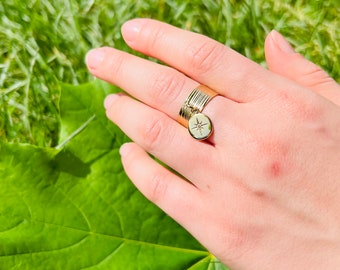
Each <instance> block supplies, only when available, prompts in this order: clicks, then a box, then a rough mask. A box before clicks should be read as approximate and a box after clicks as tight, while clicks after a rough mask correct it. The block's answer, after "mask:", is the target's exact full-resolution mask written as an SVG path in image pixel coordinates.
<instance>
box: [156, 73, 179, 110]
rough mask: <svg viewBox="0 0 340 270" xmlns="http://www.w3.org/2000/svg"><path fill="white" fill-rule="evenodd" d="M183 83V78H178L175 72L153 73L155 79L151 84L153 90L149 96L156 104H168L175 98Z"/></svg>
mask: <svg viewBox="0 0 340 270" xmlns="http://www.w3.org/2000/svg"><path fill="white" fill-rule="evenodd" d="M183 85H184V79H183V78H180V76H178V74H176V72H174V71H172V70H170V71H168V72H164V71H160V72H158V73H156V74H155V80H154V81H153V84H152V86H151V89H152V90H153V91H151V92H152V96H151V98H152V99H153V101H154V102H155V103H156V104H159V105H161V106H164V105H167V106H169V104H170V105H171V104H172V103H173V102H174V101H175V100H176V99H177V97H178V95H179V93H180V89H182V88H183Z"/></svg>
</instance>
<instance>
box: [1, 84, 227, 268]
mask: <svg viewBox="0 0 340 270" xmlns="http://www.w3.org/2000/svg"><path fill="white" fill-rule="evenodd" d="M110 91H112V88H111V87H109V86H108V85H106V84H104V83H101V82H99V81H97V82H94V83H91V84H87V85H83V86H79V87H74V86H67V85H64V86H63V88H62V94H61V101H60V111H61V134H60V144H59V147H57V148H56V149H47V148H46V149H44V148H38V147H35V146H31V145H17V144H6V143H0V199H1V204H0V269H84V268H86V269H226V268H225V267H224V266H223V265H222V264H220V263H219V262H218V261H217V260H216V259H215V258H214V257H213V256H211V255H210V254H209V253H208V252H207V251H206V250H205V249H204V248H203V247H202V246H201V245H200V244H199V243H198V242H197V241H196V240H195V239H193V238H192V237H191V236H190V235H189V234H188V233H187V232H186V231H185V230H184V229H183V228H181V227H180V226H179V225H178V224H177V223H175V222H174V221H173V220H172V219H171V218H169V217H168V216H167V215H166V214H164V213H163V212H162V211H161V210H159V209H158V208H157V207H156V206H154V205H153V204H152V203H150V202H148V201H147V200H146V199H145V198H144V197H143V196H142V195H141V194H140V193H139V192H138V191H137V190H136V189H135V187H134V186H133V185H132V184H131V182H130V181H129V180H128V178H127V177H126V175H125V174H124V172H123V169H122V165H121V163H120V158H119V153H118V148H119V146H120V145H121V144H122V143H123V142H124V141H127V140H128V138H126V137H125V135H124V134H123V133H122V132H121V131H120V130H119V129H118V128H117V127H115V126H114V125H113V124H112V123H110V122H109V121H108V120H107V119H106V116H105V112H104V109H103V106H102V103H103V100H104V97H105V95H106V94H108V93H109V92H110ZM178 207H180V205H179V206H178Z"/></svg>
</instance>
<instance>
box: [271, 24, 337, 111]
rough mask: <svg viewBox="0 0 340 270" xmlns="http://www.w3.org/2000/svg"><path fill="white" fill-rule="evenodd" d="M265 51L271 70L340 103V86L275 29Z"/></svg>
mask: <svg viewBox="0 0 340 270" xmlns="http://www.w3.org/2000/svg"><path fill="white" fill-rule="evenodd" d="M265 52H266V59H267V64H268V67H269V70H271V71H273V72H275V73H277V74H279V75H282V76H284V77H286V78H288V79H291V80H293V81H295V82H297V83H299V84H300V85H302V86H304V87H307V88H309V89H311V90H313V91H315V92H317V93H319V94H320V95H322V96H324V97H326V98H327V99H329V100H330V101H332V102H334V103H336V104H338V105H340V86H339V85H338V84H337V83H336V82H335V81H334V80H333V79H332V78H331V77H330V76H329V75H328V74H327V73H326V72H325V71H324V70H322V69H321V68H320V67H319V66H317V65H315V64H314V63H312V62H310V61H308V60H307V59H305V58H304V57H302V56H301V55H300V54H298V53H296V52H295V51H294V49H293V48H292V47H291V45H290V44H289V43H288V42H287V41H286V40H285V39H284V38H283V36H282V35H281V34H279V33H278V32H276V31H275V30H273V31H272V32H271V33H270V34H269V35H268V36H267V38H266V42H265Z"/></svg>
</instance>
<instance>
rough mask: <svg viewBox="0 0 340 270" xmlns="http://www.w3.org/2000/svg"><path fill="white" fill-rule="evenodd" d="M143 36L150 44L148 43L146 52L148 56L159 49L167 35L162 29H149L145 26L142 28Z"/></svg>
mask: <svg viewBox="0 0 340 270" xmlns="http://www.w3.org/2000/svg"><path fill="white" fill-rule="evenodd" d="M141 31H143V32H142V34H143V36H145V37H147V40H148V42H147V43H146V48H145V51H146V53H147V54H152V53H153V52H154V51H157V50H158V49H159V46H158V45H159V43H160V41H161V40H162V39H163V36H164V35H165V31H163V29H162V28H161V27H154V26H153V27H148V26H146V25H145V26H144V27H143V28H142V30H141Z"/></svg>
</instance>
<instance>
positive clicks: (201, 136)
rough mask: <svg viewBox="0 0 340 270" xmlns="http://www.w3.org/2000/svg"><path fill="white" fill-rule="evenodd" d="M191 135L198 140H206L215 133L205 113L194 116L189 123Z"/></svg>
mask: <svg viewBox="0 0 340 270" xmlns="http://www.w3.org/2000/svg"><path fill="white" fill-rule="evenodd" d="M188 130H189V133H190V135H191V136H192V137H193V138H195V139H196V140H200V141H201V140H205V139H207V138H208V137H209V136H210V135H211V134H212V132H213V126H212V123H211V121H210V119H209V117H208V116H206V115H205V114H203V113H196V114H194V115H192V116H191V117H190V119H189V122H188Z"/></svg>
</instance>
